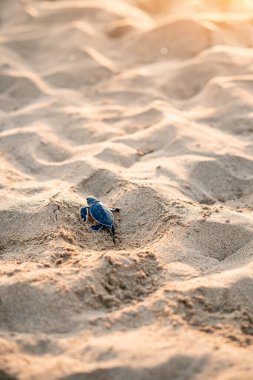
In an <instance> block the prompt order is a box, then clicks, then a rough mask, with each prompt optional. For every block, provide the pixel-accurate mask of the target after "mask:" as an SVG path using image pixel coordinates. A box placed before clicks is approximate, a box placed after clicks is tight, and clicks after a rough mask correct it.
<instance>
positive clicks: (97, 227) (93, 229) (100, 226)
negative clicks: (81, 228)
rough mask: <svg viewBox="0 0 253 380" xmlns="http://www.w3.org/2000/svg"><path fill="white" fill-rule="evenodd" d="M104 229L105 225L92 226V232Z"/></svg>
mask: <svg viewBox="0 0 253 380" xmlns="http://www.w3.org/2000/svg"><path fill="white" fill-rule="evenodd" d="M103 228H104V226H103V224H94V225H93V226H91V229H92V231H102V229H103Z"/></svg>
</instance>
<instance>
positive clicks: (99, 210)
mask: <svg viewBox="0 0 253 380" xmlns="http://www.w3.org/2000/svg"><path fill="white" fill-rule="evenodd" d="M90 214H91V216H92V218H93V219H95V221H96V222H98V223H100V224H103V226H106V227H108V228H112V226H114V218H113V213H112V212H111V211H110V210H108V208H107V207H105V205H103V203H101V202H97V203H95V204H93V205H92V206H91V207H90Z"/></svg>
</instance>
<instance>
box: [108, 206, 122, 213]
mask: <svg viewBox="0 0 253 380" xmlns="http://www.w3.org/2000/svg"><path fill="white" fill-rule="evenodd" d="M110 210H111V211H112V212H120V208H118V207H113V208H111V209H110Z"/></svg>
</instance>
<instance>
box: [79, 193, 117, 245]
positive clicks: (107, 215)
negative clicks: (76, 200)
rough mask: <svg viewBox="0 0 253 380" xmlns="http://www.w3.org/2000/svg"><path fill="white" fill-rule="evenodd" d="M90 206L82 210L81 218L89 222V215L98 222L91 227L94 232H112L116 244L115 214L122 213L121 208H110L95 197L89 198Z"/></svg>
mask: <svg viewBox="0 0 253 380" xmlns="http://www.w3.org/2000/svg"><path fill="white" fill-rule="evenodd" d="M87 203H88V206H86V207H82V208H81V209H80V214H81V218H82V219H83V220H84V222H87V220H88V218H89V215H90V216H91V217H92V218H93V219H94V220H95V222H97V224H94V225H93V226H91V229H92V230H93V231H102V230H103V229H107V230H109V232H110V235H111V237H112V240H113V242H114V244H116V242H115V223H114V216H113V212H115V211H120V209H119V208H108V207H106V206H105V205H104V204H103V203H102V202H100V201H98V200H97V199H96V198H94V197H88V198H87Z"/></svg>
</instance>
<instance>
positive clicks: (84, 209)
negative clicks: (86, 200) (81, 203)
mask: <svg viewBox="0 0 253 380" xmlns="http://www.w3.org/2000/svg"><path fill="white" fill-rule="evenodd" d="M80 215H81V218H82V219H83V220H84V222H87V220H88V218H89V207H82V208H81V209H80Z"/></svg>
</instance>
